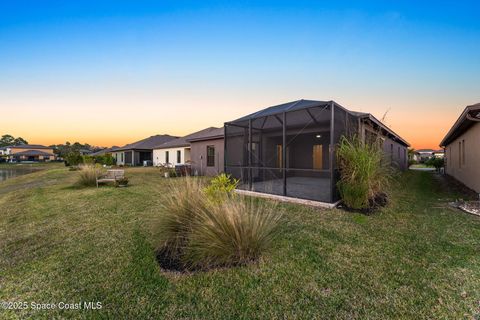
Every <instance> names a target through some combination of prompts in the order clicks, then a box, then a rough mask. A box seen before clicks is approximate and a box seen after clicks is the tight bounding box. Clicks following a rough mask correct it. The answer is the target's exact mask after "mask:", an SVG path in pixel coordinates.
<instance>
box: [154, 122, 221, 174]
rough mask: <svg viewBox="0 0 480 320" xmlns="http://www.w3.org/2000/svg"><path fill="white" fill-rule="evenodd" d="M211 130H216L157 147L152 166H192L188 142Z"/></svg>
mask: <svg viewBox="0 0 480 320" xmlns="http://www.w3.org/2000/svg"><path fill="white" fill-rule="evenodd" d="M213 129H218V128H213V127H210V128H206V129H203V130H200V131H197V132H194V133H191V134H189V135H186V136H184V137H180V138H177V139H173V140H170V141H167V142H165V143H162V144H159V145H157V146H156V147H155V148H154V150H153V165H155V166H167V167H175V166H176V165H185V164H192V157H191V142H190V141H191V140H195V139H197V138H200V137H202V136H205V135H207V134H208V133H209V132H211V131H212V130H213Z"/></svg>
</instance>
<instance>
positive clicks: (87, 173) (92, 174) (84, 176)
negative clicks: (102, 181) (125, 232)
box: [78, 164, 102, 187]
mask: <svg viewBox="0 0 480 320" xmlns="http://www.w3.org/2000/svg"><path fill="white" fill-rule="evenodd" d="M101 174H102V171H101V169H100V168H98V167H96V166H95V165H93V164H87V165H82V166H80V172H79V176H78V184H79V185H81V186H84V187H94V186H96V185H97V177H98V176H100V175H101Z"/></svg>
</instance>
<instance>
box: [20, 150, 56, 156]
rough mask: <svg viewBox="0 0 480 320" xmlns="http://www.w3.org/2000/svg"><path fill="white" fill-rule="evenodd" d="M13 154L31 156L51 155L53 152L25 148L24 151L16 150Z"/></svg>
mask: <svg viewBox="0 0 480 320" xmlns="http://www.w3.org/2000/svg"><path fill="white" fill-rule="evenodd" d="M13 156H15V157H16V156H27V157H28V156H30V157H33V156H53V153H49V152H44V151H40V150H26V151H22V152H17V153H14V154H13Z"/></svg>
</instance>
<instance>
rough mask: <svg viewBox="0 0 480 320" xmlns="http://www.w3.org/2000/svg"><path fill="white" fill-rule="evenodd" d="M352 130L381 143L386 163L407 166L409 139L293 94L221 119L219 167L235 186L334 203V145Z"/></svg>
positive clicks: (325, 103)
mask: <svg viewBox="0 0 480 320" xmlns="http://www.w3.org/2000/svg"><path fill="white" fill-rule="evenodd" d="M352 135H357V136H359V137H360V138H361V139H362V140H364V141H367V142H371V143H381V144H382V147H383V150H384V152H385V154H386V157H387V159H389V161H390V162H391V164H392V165H394V166H397V167H399V168H400V169H402V170H404V169H406V168H407V167H408V153H407V152H408V151H407V148H408V147H409V144H408V143H407V142H406V141H405V140H404V139H402V138H401V137H400V136H399V135H398V134H396V133H395V132H393V131H392V130H391V129H390V128H389V127H387V126H386V125H384V124H383V123H381V122H380V121H379V120H377V119H376V118H375V117H374V116H372V115H371V114H369V113H361V112H353V111H349V110H347V109H345V108H344V107H342V106H340V105H339V104H338V103H336V102H334V101H312V100H298V101H293V102H289V103H285V104H281V105H277V106H273V107H270V108H266V109H263V110H261V111H258V112H255V113H253V114H250V115H247V116H245V117H242V118H240V119H237V120H234V121H231V122H227V123H225V151H224V152H225V172H226V173H228V174H231V175H232V176H233V177H235V178H237V179H239V180H240V184H239V189H243V190H247V191H253V192H259V193H267V194H274V195H280V196H286V197H293V198H301V199H307V200H314V201H321V202H328V203H335V202H337V201H338V200H339V199H340V196H339V194H338V190H337V188H336V184H337V182H338V179H339V172H338V167H337V163H336V154H335V146H336V145H337V143H338V142H339V141H340V138H341V137H342V136H352Z"/></svg>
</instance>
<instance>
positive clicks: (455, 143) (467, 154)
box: [440, 103, 480, 193]
mask: <svg viewBox="0 0 480 320" xmlns="http://www.w3.org/2000/svg"><path fill="white" fill-rule="evenodd" d="M440 146H441V147H442V148H444V150H445V158H444V159H445V173H446V174H448V175H450V176H452V177H454V178H455V179H457V180H458V181H460V182H462V183H463V184H464V185H466V186H467V187H469V188H470V189H472V190H475V191H476V192H478V193H480V103H478V104H475V105H472V106H468V107H466V108H465V110H464V111H463V112H462V114H461V115H460V117H459V118H458V120H457V121H456V122H455V124H454V125H453V127H452V128H451V129H450V131H448V133H447V135H446V136H445V138H443V140H442V142H441V143H440Z"/></svg>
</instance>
